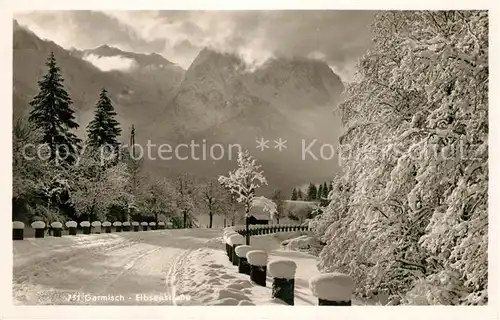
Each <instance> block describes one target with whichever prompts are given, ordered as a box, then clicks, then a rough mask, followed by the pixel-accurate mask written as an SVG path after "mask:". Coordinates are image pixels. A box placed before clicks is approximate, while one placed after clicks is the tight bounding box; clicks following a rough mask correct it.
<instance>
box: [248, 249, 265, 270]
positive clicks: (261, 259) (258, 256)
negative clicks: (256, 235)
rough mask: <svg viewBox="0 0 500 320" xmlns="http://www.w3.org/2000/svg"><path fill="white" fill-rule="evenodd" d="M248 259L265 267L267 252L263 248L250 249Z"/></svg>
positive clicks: (252, 263) (253, 263)
mask: <svg viewBox="0 0 500 320" xmlns="http://www.w3.org/2000/svg"><path fill="white" fill-rule="evenodd" d="M247 260H248V263H249V264H251V265H252V266H259V267H264V266H266V265H267V252H265V251H263V250H250V251H248V252H247Z"/></svg>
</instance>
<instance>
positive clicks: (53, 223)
mask: <svg viewBox="0 0 500 320" xmlns="http://www.w3.org/2000/svg"><path fill="white" fill-rule="evenodd" d="M50 226H51V227H52V228H58V229H62V227H63V225H62V223H60V222H59V221H55V222H52V223H51V224H50Z"/></svg>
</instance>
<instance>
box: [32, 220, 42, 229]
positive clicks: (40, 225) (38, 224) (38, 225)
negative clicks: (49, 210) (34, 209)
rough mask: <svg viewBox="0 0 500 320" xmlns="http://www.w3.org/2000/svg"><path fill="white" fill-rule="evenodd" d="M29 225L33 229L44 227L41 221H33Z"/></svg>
mask: <svg viewBox="0 0 500 320" xmlns="http://www.w3.org/2000/svg"><path fill="white" fill-rule="evenodd" d="M31 227H32V228H33V229H44V228H45V222H43V221H35V222H33V223H32V224H31Z"/></svg>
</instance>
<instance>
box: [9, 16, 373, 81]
mask: <svg viewBox="0 0 500 320" xmlns="http://www.w3.org/2000/svg"><path fill="white" fill-rule="evenodd" d="M374 14H375V12H373V11H360V10H357V11H349V10H311V11H293V10H292V11H290V10H286V11H281V10H273V11H252V10H246V11H37V12H31V13H26V14H23V15H19V21H20V22H21V23H24V24H26V25H28V27H30V28H31V26H35V27H36V28H37V30H45V33H46V34H47V37H48V38H51V34H52V36H53V37H54V38H57V39H54V38H51V39H53V40H54V41H55V42H57V43H59V41H61V42H63V43H59V44H61V45H63V46H65V44H66V46H70V45H71V46H75V47H77V48H94V47H97V46H99V45H101V44H108V45H112V46H115V47H118V48H120V49H122V50H127V51H135V52H148V53H149V52H157V53H161V54H163V55H164V56H165V57H166V58H167V59H168V60H170V61H172V62H174V63H178V64H179V65H181V66H182V67H184V68H188V67H189V65H190V64H191V62H192V61H193V60H194V58H195V57H196V55H197V54H198V53H199V52H200V50H202V49H203V48H204V47H212V48H215V49H217V50H219V51H222V52H231V53H236V54H238V55H240V56H241V57H243V58H244V59H245V61H247V62H248V63H249V64H251V65H259V64H262V61H263V60H265V59H268V58H270V57H275V56H288V57H310V56H311V55H312V56H314V57H315V58H318V59H321V60H323V61H325V62H326V63H328V64H329V65H330V66H332V67H334V68H335V69H338V70H345V74H344V75H343V77H345V78H349V77H351V76H352V70H353V68H352V67H351V66H353V65H355V62H356V61H357V59H358V58H359V57H360V56H361V55H362V54H363V53H364V52H365V51H366V50H367V48H368V47H369V45H370V42H371V37H372V35H371V32H370V23H371V21H372V19H373V16H374ZM15 18H16V19H17V18H18V17H17V15H16V17H15Z"/></svg>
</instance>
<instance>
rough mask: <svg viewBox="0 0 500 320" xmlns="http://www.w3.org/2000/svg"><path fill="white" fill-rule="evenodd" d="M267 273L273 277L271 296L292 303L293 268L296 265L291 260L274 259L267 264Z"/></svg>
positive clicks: (295, 267) (294, 268)
mask: <svg viewBox="0 0 500 320" xmlns="http://www.w3.org/2000/svg"><path fill="white" fill-rule="evenodd" d="M267 269H268V270H269V274H270V275H271V277H273V289H272V296H273V298H277V299H280V300H282V301H284V302H285V303H287V304H289V305H292V306H293V305H294V292H295V270H297V265H296V264H295V262H293V261H292V260H274V261H271V262H269V263H268V264H267Z"/></svg>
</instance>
